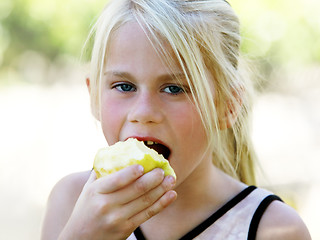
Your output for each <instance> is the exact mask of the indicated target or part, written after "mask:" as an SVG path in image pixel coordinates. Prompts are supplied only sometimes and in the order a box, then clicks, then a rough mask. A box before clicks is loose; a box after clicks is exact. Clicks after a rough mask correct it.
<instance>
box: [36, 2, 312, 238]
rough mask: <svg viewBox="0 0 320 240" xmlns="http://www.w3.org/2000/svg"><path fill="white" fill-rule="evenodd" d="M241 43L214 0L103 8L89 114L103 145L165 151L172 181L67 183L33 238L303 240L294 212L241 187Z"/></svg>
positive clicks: (246, 89) (155, 176) (244, 128)
mask: <svg viewBox="0 0 320 240" xmlns="http://www.w3.org/2000/svg"><path fill="white" fill-rule="evenodd" d="M239 45H240V37H239V22H238V19H237V16H236V15H235V13H234V12H233V10H232V8H231V7H230V5H229V4H228V3H227V2H225V1H223V0H206V1H200V0H114V1H110V3H109V4H108V6H107V7H106V8H105V9H104V11H103V12H102V14H101V16H100V18H99V19H98V21H97V23H96V25H95V41H94V47H93V51H92V60H91V64H92V65H91V66H92V68H91V77H90V79H89V78H88V79H87V86H88V89H89V92H90V96H91V103H92V111H93V114H94V116H95V117H96V118H97V119H98V120H99V121H100V122H101V127H102V130H103V133H104V136H105V138H106V140H107V142H108V144H110V145H111V144H114V143H116V142H117V141H123V140H126V139H127V138H129V137H131V138H137V139H138V140H141V141H145V142H149V143H150V144H151V145H150V147H152V145H153V144H155V143H156V144H157V145H158V149H160V150H159V152H160V153H161V152H169V156H168V160H169V162H170V164H171V166H172V167H173V169H174V170H175V172H176V175H177V180H176V181H175V179H174V178H173V177H172V176H167V177H164V173H163V171H162V170H161V169H154V170H153V171H151V172H149V173H146V174H143V169H142V167H141V166H139V165H134V166H130V167H127V168H125V169H123V170H121V171H119V172H116V173H114V174H111V175H109V176H107V177H103V178H100V179H98V180H97V179H96V176H95V173H94V172H93V171H91V172H82V173H76V174H72V175H69V176H67V177H65V178H64V179H62V180H61V181H60V182H59V183H58V184H57V185H56V186H55V187H54V189H53V191H52V193H51V195H50V198H49V202H48V209H47V213H46V217H45V220H44V225H43V232H42V239H45V240H50V239H61V240H62V239H77V240H80V239H92V240H93V239H112V240H113V239H162V240H163V239H165V240H168V239H194V238H197V239H301V240H302V239H303V240H306V239H310V236H309V233H308V230H307V229H306V227H305V225H304V223H303V222H302V220H301V219H300V218H299V216H298V215H297V213H296V212H295V211H294V210H293V209H291V208H290V207H288V206H287V205H285V204H284V203H282V202H281V200H280V199H279V198H278V197H277V196H275V195H272V194H271V193H269V192H268V191H266V190H264V189H260V188H256V187H253V186H249V187H248V185H252V184H254V183H255V179H254V172H253V168H254V166H253V163H254V161H255V156H254V153H253V149H252V145H251V142H250V138H249V132H248V123H247V122H248V115H249V112H250V95H251V85H250V82H248V79H247V78H246V77H244V76H243V74H242V70H241V66H240V63H239ZM274 200H275V201H274Z"/></svg>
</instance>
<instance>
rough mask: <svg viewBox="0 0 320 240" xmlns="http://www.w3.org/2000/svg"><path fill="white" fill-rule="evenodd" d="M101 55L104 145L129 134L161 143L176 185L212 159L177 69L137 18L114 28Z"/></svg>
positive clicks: (188, 91)
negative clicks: (163, 57)
mask: <svg viewBox="0 0 320 240" xmlns="http://www.w3.org/2000/svg"><path fill="white" fill-rule="evenodd" d="M168 50H169V49H168ZM106 59H107V60H106V63H105V70H104V76H103V84H102V89H101V91H102V92H101V119H100V121H101V125H102V129H103V133H104V136H105V138H106V140H107V142H108V144H109V145H111V144H114V143H115V142H117V141H123V140H126V139H127V138H129V137H134V138H137V139H139V140H142V141H153V142H157V143H159V145H160V146H161V145H164V146H166V147H167V148H169V149H170V155H169V158H168V160H169V162H170V164H171V166H172V167H173V168H174V170H175V172H176V174H177V178H178V182H177V184H179V182H181V181H183V180H184V179H186V178H187V177H188V176H189V175H190V174H192V173H193V172H196V171H197V170H199V169H201V168H206V167H207V165H206V164H208V163H209V162H210V164H211V159H207V158H206V161H204V160H203V159H204V158H203V154H204V152H205V150H206V147H207V140H206V135H205V130H204V128H203V125H202V122H201V119H200V115H199V113H198V111H197V110H196V108H195V105H194V103H193V102H192V101H191V100H190V99H191V93H190V89H189V87H188V84H187V82H186V79H185V78H184V77H183V76H184V75H183V74H182V71H181V69H180V68H179V67H177V66H174V67H173V68H172V69H171V70H169V68H168V67H167V66H166V65H165V64H163V62H162V61H161V58H160V57H159V56H158V55H157V53H156V51H155V50H154V48H153V47H152V45H151V44H150V42H149V40H148V38H147V36H146V34H145V33H144V31H143V30H142V29H141V28H140V26H139V25H138V24H137V23H127V24H125V25H124V26H122V27H121V28H120V29H118V30H117V31H116V32H115V34H114V35H113V36H112V39H111V42H110V45H109V48H108V51H107V57H106ZM174 75H176V76H181V77H180V78H179V80H177V79H176V78H174V77H173V76H174ZM199 174H201V173H200V170H199Z"/></svg>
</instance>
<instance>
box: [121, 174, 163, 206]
mask: <svg viewBox="0 0 320 240" xmlns="http://www.w3.org/2000/svg"><path fill="white" fill-rule="evenodd" d="M163 180H164V171H163V170H162V169H160V168H156V169H154V170H152V171H150V172H148V173H146V174H144V175H143V176H142V177H140V178H139V179H138V180H137V181H135V182H134V183H133V184H132V185H128V186H127V187H126V188H123V189H121V190H120V191H119V192H117V194H116V195H115V197H116V198H117V199H118V200H119V204H126V203H129V202H131V201H133V200H135V199H137V198H139V197H141V196H142V195H145V194H146V193H147V192H149V191H150V190H152V189H154V188H156V187H157V186H159V185H160V184H161V183H162V182H163Z"/></svg>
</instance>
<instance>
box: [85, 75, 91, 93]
mask: <svg viewBox="0 0 320 240" xmlns="http://www.w3.org/2000/svg"><path fill="white" fill-rule="evenodd" d="M86 85H87V88H88V91H89V94H90V92H91V88H90V78H89V77H88V76H87V77H86Z"/></svg>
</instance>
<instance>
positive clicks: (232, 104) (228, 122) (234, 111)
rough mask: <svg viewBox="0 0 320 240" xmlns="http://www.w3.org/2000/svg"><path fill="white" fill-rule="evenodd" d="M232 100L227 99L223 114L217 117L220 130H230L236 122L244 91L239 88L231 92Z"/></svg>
mask: <svg viewBox="0 0 320 240" xmlns="http://www.w3.org/2000/svg"><path fill="white" fill-rule="evenodd" d="M232 95H233V100H231V99H229V100H228V101H227V104H226V106H224V111H223V113H222V114H221V115H220V116H219V126H220V130H225V129H228V128H231V127H232V126H233V125H234V124H235V122H236V121H237V118H238V115H239V113H240V111H241V109H242V104H243V95H244V89H243V88H239V89H237V90H233V91H232Z"/></svg>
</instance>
